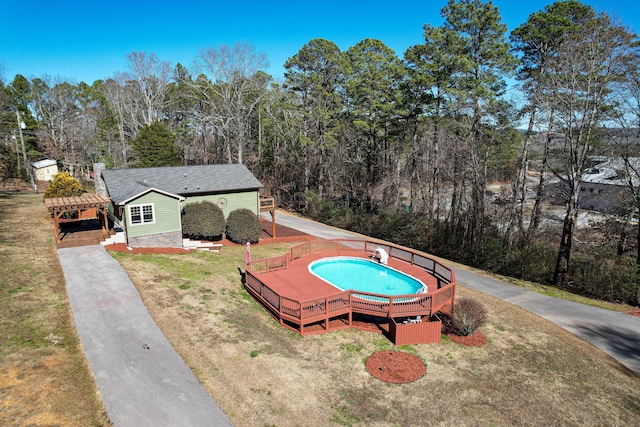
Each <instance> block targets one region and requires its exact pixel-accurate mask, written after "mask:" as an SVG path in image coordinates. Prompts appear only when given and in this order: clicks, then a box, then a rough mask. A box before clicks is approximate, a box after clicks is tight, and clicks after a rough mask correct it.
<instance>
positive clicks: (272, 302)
mask: <svg viewBox="0 0 640 427" xmlns="http://www.w3.org/2000/svg"><path fill="white" fill-rule="evenodd" d="M324 242H328V243H327V244H326V245H323V243H322V242H318V241H314V242H308V243H305V244H302V245H298V246H296V247H294V248H292V249H291V253H290V254H288V255H285V256H282V257H277V258H272V259H268V260H257V261H254V262H252V263H251V264H250V265H249V266H247V270H246V275H245V279H246V280H245V288H246V289H247V291H248V292H249V293H250V294H251V295H252V296H254V298H255V299H256V300H257V301H258V302H260V303H261V304H262V305H263V307H264V308H265V309H266V310H267V311H268V312H269V313H270V314H271V315H272V316H273V317H274V318H275V319H276V320H278V321H279V322H280V324H281V325H282V326H284V327H287V328H289V329H292V330H294V331H296V332H298V333H300V334H302V335H309V334H316V333H325V332H331V331H334V330H338V329H345V328H358V329H364V330H367V331H374V332H380V333H387V334H389V333H393V334H395V333H398V331H400V332H402V329H403V328H404V323H408V321H409V320H413V321H414V322H416V323H423V326H418V327H417V328H418V329H421V330H419V331H418V332H417V334H418V335H420V338H414V337H412V336H409V338H402V339H403V340H404V341H403V342H405V341H406V342H405V343H410V342H411V341H416V340H417V341H418V342H439V340H440V322H439V321H438V322H437V325H436V324H435V323H436V322H432V321H430V320H431V318H432V316H433V315H434V314H435V313H436V312H437V311H439V310H442V309H448V308H449V307H451V306H452V304H453V299H454V297H455V275H454V273H453V271H452V270H451V269H449V268H448V267H446V266H443V265H442V264H440V263H438V262H436V261H434V260H432V259H430V258H427V257H425V256H423V255H419V254H414V253H413V252H412V251H411V250H407V249H406V248H401V247H394V246H390V245H386V246H384V248H385V249H386V250H387V251H389V253H390V257H389V262H388V266H389V267H391V268H394V269H396V270H399V271H402V272H403V273H406V274H408V275H410V276H412V277H414V278H416V279H418V280H420V281H421V282H422V283H423V284H424V285H426V286H427V287H428V292H427V293H426V294H412V295H400V296H391V297H389V296H385V295H379V294H369V293H365V292H360V291H357V292H356V291H350V290H347V291H341V290H340V289H338V288H336V287H334V286H332V285H330V284H329V283H327V282H325V281H323V280H321V279H320V278H318V277H317V276H315V275H313V274H311V273H310V272H309V265H310V264H311V263H312V262H314V261H316V260H319V259H322V258H327V257H335V256H347V257H356V258H363V259H368V258H370V257H371V255H372V254H373V251H374V248H375V247H377V246H379V245H380V244H379V243H376V242H366V241H324ZM349 242H351V243H349ZM314 245H315V246H316V247H315V248H314V247H313V246H314ZM394 249H395V253H394ZM394 255H395V256H394ZM391 323H393V325H391ZM390 325H391V326H393V327H390ZM413 327H414V329H415V328H416V327H415V325H414V326H413ZM405 335H406V334H405ZM391 338H392V340H393V341H394V342H395V341H396V340H395V339H394V337H391ZM425 340H427V341H425ZM416 343H417V342H416Z"/></svg>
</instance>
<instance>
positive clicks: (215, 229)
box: [182, 201, 225, 240]
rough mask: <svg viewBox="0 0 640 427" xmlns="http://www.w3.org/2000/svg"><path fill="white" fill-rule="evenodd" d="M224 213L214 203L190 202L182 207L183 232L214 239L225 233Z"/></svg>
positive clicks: (196, 237)
mask: <svg viewBox="0 0 640 427" xmlns="http://www.w3.org/2000/svg"><path fill="white" fill-rule="evenodd" d="M224 226H225V224H224V213H222V210H221V209H220V208H219V207H218V206H216V205H215V204H214V203H211V202H208V201H203V202H197V203H189V204H188V205H186V206H185V207H184V208H183V209H182V234H183V235H184V236H185V237H190V238H193V239H208V240H213V239H216V238H220V237H221V236H222V233H224Z"/></svg>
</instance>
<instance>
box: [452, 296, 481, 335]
mask: <svg viewBox="0 0 640 427" xmlns="http://www.w3.org/2000/svg"><path fill="white" fill-rule="evenodd" d="M486 321H487V310H486V309H485V308H484V306H483V305H482V304H480V303H479V302H478V301H476V300H474V299H471V298H460V299H457V300H456V302H455V303H454V304H453V309H452V310H451V316H450V317H449V318H448V319H447V321H446V322H445V324H446V326H447V329H449V330H450V332H452V333H454V334H456V335H462V336H468V335H471V334H473V333H474V332H475V331H477V330H478V328H480V327H481V326H482V325H484V323H485V322H486Z"/></svg>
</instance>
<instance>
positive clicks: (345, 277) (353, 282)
mask: <svg viewBox="0 0 640 427" xmlns="http://www.w3.org/2000/svg"><path fill="white" fill-rule="evenodd" d="M309 271H310V272H311V274H314V275H315V276H317V277H319V278H320V279H322V280H324V281H325V282H328V283H330V284H331V285H333V286H335V287H336V288H338V289H340V290H342V291H347V290H353V291H360V292H368V293H372V294H381V295H389V296H393V295H409V294H416V293H422V292H426V291H427V287H426V286H424V285H423V283H422V282H421V281H419V280H417V279H414V278H413V277H411V276H409V275H407V274H404V273H402V272H400V271H398V270H394V269H393V268H391V267H388V266H386V265H382V264H378V263H377V262H374V261H370V260H367V259H362V258H347V257H333V258H323V259H321V260H318V261H315V262H312V263H311V264H309Z"/></svg>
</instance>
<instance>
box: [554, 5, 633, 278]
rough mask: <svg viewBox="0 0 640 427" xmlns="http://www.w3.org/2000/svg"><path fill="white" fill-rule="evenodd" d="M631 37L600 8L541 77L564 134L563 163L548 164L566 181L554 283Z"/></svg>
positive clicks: (563, 267)
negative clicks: (591, 157)
mask: <svg viewBox="0 0 640 427" xmlns="http://www.w3.org/2000/svg"><path fill="white" fill-rule="evenodd" d="M632 41H633V36H632V35H631V34H629V33H628V32H627V31H626V30H625V29H624V28H623V27H620V26H616V25H613V24H612V22H611V20H610V18H609V17H608V16H606V15H604V14H601V15H598V16H597V17H596V18H595V19H593V20H591V21H589V22H588V23H587V24H586V25H584V26H583V27H582V28H581V29H580V31H573V32H572V33H571V36H570V37H567V38H566V39H565V40H564V41H563V43H562V44H561V45H560V47H559V50H558V55H556V56H554V57H553V58H552V59H551V60H550V61H549V72H548V73H547V74H546V75H545V76H544V77H543V78H544V79H545V83H544V84H545V85H547V87H548V89H549V90H548V91H547V92H546V93H547V94H548V96H550V98H551V99H549V102H550V104H552V105H553V107H552V108H553V110H554V111H555V112H556V115H555V117H556V123H557V125H559V126H560V127H561V130H562V132H563V135H564V137H563V138H562V141H561V145H560V146H559V147H558V150H559V157H560V159H559V160H560V162H561V166H560V167H556V168H552V172H553V173H554V174H555V175H556V176H557V177H558V178H559V179H560V180H561V182H562V183H563V184H564V189H565V191H564V193H563V197H564V201H565V206H566V213H565V218H564V222H563V228H562V238H561V241H560V247H559V250H558V257H557V261H556V267H555V271H554V277H553V281H554V283H555V284H557V285H563V284H564V283H565V280H566V278H565V276H566V274H567V272H568V270H569V263H570V258H571V248H572V243H573V231H574V228H575V224H576V220H577V216H578V210H579V200H578V198H579V194H580V185H581V183H582V176H583V173H584V171H585V167H586V165H587V160H588V155H589V152H590V149H591V147H592V145H593V142H594V140H595V139H596V138H597V134H596V129H597V128H598V127H599V126H601V125H602V124H603V122H604V121H606V120H607V119H608V118H609V116H608V112H609V107H610V106H611V105H612V99H611V96H610V95H611V91H612V86H613V85H614V84H615V83H617V82H619V81H621V80H624V78H625V73H626V69H627V64H628V63H629V61H630V60H632V59H633V51H632V48H631V47H632Z"/></svg>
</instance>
